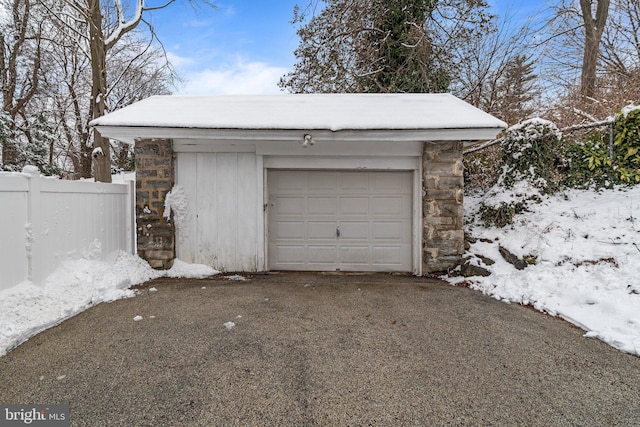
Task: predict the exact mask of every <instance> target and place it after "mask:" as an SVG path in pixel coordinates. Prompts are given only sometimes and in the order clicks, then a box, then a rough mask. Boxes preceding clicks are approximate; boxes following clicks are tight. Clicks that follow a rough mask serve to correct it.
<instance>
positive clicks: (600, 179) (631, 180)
mask: <svg viewBox="0 0 640 427" xmlns="http://www.w3.org/2000/svg"><path fill="white" fill-rule="evenodd" d="M616 117H617V120H616V122H615V124H614V129H613V130H614V137H613V145H612V147H611V149H610V148H609V138H610V134H609V131H608V130H603V131H596V132H592V133H590V134H589V135H587V136H586V138H585V140H584V141H582V142H578V143H575V144H573V145H572V146H571V147H569V149H568V150H567V158H568V159H569V168H568V171H567V173H566V174H565V177H564V179H563V184H564V185H566V186H568V187H591V186H595V187H596V188H600V187H608V188H610V187H613V186H614V185H634V184H637V183H640V107H634V106H629V107H626V108H624V109H623V110H622V111H618V112H617V115H616Z"/></svg>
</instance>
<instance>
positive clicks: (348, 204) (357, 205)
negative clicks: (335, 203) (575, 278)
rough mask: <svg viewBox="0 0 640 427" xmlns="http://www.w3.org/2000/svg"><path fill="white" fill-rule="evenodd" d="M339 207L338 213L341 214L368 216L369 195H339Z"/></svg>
mask: <svg viewBox="0 0 640 427" xmlns="http://www.w3.org/2000/svg"><path fill="white" fill-rule="evenodd" d="M339 202H340V203H339V204H340V208H339V209H338V214H339V215H340V216H341V217H343V216H365V217H366V216H368V213H369V210H370V208H369V197H359V196H351V197H344V196H343V197H340V198H339Z"/></svg>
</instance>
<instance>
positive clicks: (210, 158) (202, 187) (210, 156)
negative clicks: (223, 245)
mask: <svg viewBox="0 0 640 427" xmlns="http://www.w3.org/2000/svg"><path fill="white" fill-rule="evenodd" d="M217 156H218V155H217V154H215V153H198V155H197V162H198V176H197V180H198V183H197V185H198V192H197V199H198V211H197V218H196V219H197V229H198V232H197V235H198V262H199V263H202V264H206V265H209V266H212V267H214V268H219V267H218V263H219V261H218V250H217V247H216V246H217V240H218V225H217V224H218V214H217V212H216V197H217V196H216V195H217V188H216V187H217V184H216V182H217V173H218V168H217V164H216V161H217Z"/></svg>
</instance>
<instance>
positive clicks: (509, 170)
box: [499, 118, 563, 193]
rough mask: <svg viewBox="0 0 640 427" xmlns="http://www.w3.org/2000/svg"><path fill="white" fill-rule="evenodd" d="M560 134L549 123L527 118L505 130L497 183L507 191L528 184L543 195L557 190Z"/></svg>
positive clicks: (560, 161) (551, 123)
mask: <svg viewBox="0 0 640 427" xmlns="http://www.w3.org/2000/svg"><path fill="white" fill-rule="evenodd" d="M561 144H562V133H560V131H559V130H558V128H557V127H556V125H555V124H554V123H553V122H550V121H548V120H543V119H539V118H536V119H530V120H526V121H524V122H522V123H519V124H517V125H514V126H512V127H510V128H509V129H507V132H506V135H505V138H504V142H503V143H502V160H503V163H504V169H503V173H502V176H501V177H500V179H499V183H500V184H502V185H503V186H504V187H506V188H509V187H511V186H513V184H514V183H515V182H518V181H523V180H525V181H528V182H530V183H531V184H532V185H533V186H534V187H536V188H538V189H539V190H540V191H542V192H543V193H551V192H553V191H555V190H556V189H557V188H558V182H559V181H560V175H559V173H558V166H559V165H560V164H561V163H562V162H563V160H562V157H561V156H562V150H561V148H562V147H561Z"/></svg>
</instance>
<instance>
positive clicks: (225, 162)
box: [216, 153, 238, 271]
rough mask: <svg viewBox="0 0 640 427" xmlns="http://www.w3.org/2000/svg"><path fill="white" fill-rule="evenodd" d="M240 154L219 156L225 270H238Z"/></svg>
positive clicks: (221, 250) (221, 258)
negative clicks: (238, 181) (238, 178)
mask: <svg viewBox="0 0 640 427" xmlns="http://www.w3.org/2000/svg"><path fill="white" fill-rule="evenodd" d="M237 168H238V154H237V153H219V154H218V157H217V168H216V169H217V171H218V174H217V182H216V184H217V185H216V195H217V198H216V205H217V211H218V240H217V242H218V245H217V247H218V261H219V263H220V265H219V268H220V269H221V270H223V271H237V264H236V251H237V246H238V245H237V243H238V242H237V235H238V203H237V198H238V183H237V176H238V170H237Z"/></svg>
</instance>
